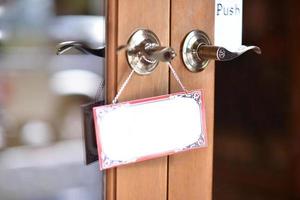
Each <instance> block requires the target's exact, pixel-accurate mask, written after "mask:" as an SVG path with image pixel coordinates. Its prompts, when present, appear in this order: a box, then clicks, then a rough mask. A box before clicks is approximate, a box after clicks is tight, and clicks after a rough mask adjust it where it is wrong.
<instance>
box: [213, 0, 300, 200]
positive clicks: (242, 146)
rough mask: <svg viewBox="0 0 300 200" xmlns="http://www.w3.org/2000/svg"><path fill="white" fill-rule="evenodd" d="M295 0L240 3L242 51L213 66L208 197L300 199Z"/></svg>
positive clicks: (299, 86)
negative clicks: (247, 49)
mask: <svg viewBox="0 0 300 200" xmlns="http://www.w3.org/2000/svg"><path fill="white" fill-rule="evenodd" d="M299 8H300V5H299V2H297V1H295V0H288V1H284V2H281V1H272V0H264V1H261V0H251V1H247V0H244V11H243V12H244V15H243V16H244V19H243V43H244V44H245V45H257V46H259V47H261V49H262V52H263V53H262V55H261V56H258V55H255V54H254V53H248V54H246V55H244V56H241V57H240V58H238V59H236V60H234V61H231V62H227V63H226V62H224V63H220V62H219V63H216V93H215V94H216V98H215V101H216V102H215V146H214V150H215V152H214V156H215V157H214V199H216V200H227V199H228V200H241V199H243V200H248V199H249V200H250V199H251V200H254V199H255V200H266V199H270V200H271V199H272V200H290V199H300V187H299V186H300V184H299V183H300V176H299V170H300V165H299V155H300V148H299V144H298V143H299V139H300V138H299V136H300V124H299V117H300V109H299V108H300V106H299V103H300V98H299V97H300V79H299V77H298V76H299V75H300V70H299V64H300V63H299V61H298V55H297V54H298V53H299V50H298V49H297V45H298V44H299V32H298V31H299V27H300V24H299V23H300V19H299V11H298V9H299Z"/></svg>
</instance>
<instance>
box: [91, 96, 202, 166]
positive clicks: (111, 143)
mask: <svg viewBox="0 0 300 200" xmlns="http://www.w3.org/2000/svg"><path fill="white" fill-rule="evenodd" d="M93 113H94V119H95V130H96V135H97V146H98V156H99V163H100V169H107V168H111V167H115V166H119V165H124V164H129V163H133V162H138V161H143V160H147V159H150V158H156V157H160V156H164V155H170V154H173V153H176V152H181V151H187V150H190V149H194V148H201V147H206V145H207V139H206V128H205V112H204V102H203V92H202V91H192V92H188V93H185V92H181V93H176V94H170V95H164V96H159V97H152V98H146V99H140V100H134V101H129V102H124V103H118V104H112V105H105V106H99V107H94V108H93Z"/></svg>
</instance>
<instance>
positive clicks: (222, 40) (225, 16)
mask: <svg viewBox="0 0 300 200" xmlns="http://www.w3.org/2000/svg"><path fill="white" fill-rule="evenodd" d="M242 19H243V0H215V46H221V47H225V48H227V49H228V50H231V51H236V50H237V49H238V48H239V47H240V46H241V45H242Z"/></svg>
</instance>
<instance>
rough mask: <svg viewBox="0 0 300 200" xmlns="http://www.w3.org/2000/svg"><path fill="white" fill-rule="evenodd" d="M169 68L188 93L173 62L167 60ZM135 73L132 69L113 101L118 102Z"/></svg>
mask: <svg viewBox="0 0 300 200" xmlns="http://www.w3.org/2000/svg"><path fill="white" fill-rule="evenodd" d="M167 64H168V66H169V68H170V69H171V71H172V74H173V75H174V78H175V80H176V81H177V82H178V83H179V85H180V87H181V88H182V90H183V91H184V92H185V93H188V90H187V89H186V88H185V87H184V85H183V84H182V82H181V80H180V78H179V76H178V75H177V73H176V71H175V70H174V68H173V66H172V65H171V63H169V62H167ZM133 74H134V70H131V72H130V74H129V75H128V77H127V78H126V80H125V81H124V83H123V84H122V86H121V88H120V90H119V91H118V93H117V94H116V96H115V98H114V99H113V101H112V103H113V104H116V103H117V102H118V99H119V97H120V95H121V94H122V92H123V90H124V89H125V87H126V86H127V85H128V82H129V80H130V79H131V77H132V75H133Z"/></svg>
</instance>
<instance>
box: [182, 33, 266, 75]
mask: <svg viewBox="0 0 300 200" xmlns="http://www.w3.org/2000/svg"><path fill="white" fill-rule="evenodd" d="M250 50H253V51H254V52H255V53H257V54H261V50H260V48H259V47H257V46H241V48H239V49H238V51H236V52H231V51H229V50H227V49H225V48H224V47H218V46H213V45H212V44H211V42H210V40H209V37H208V36H207V35H206V34H205V33H204V32H202V31H199V30H193V31H191V32H190V33H189V34H188V35H187V36H186V38H185V40H184V43H183V48H182V58H183V62H184V64H185V66H186V67H187V68H188V69H189V70H190V71H191V72H198V71H201V70H203V69H204V68H205V67H206V66H207V65H208V63H209V60H217V61H229V60H233V59H235V58H237V57H239V56H240V55H242V54H244V53H245V52H247V51H250Z"/></svg>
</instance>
